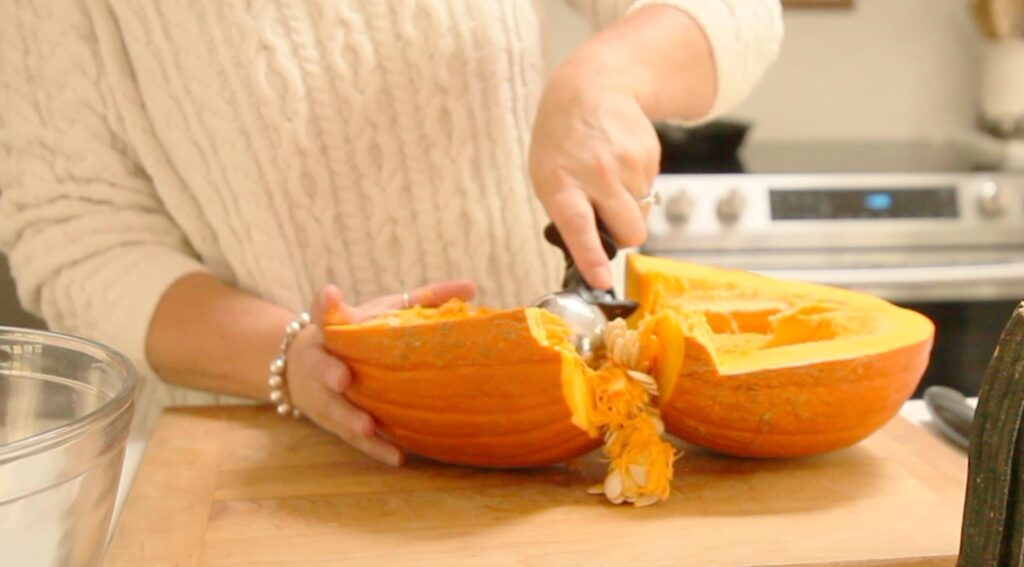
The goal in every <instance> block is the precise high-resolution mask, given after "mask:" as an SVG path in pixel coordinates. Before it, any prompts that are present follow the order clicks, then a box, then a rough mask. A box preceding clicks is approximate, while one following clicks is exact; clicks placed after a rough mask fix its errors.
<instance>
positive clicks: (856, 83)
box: [546, 0, 980, 140]
mask: <svg viewBox="0 0 1024 567" xmlns="http://www.w3.org/2000/svg"><path fill="white" fill-rule="evenodd" d="M548 4H549V10H548V14H547V17H548V21H547V25H548V33H547V42H548V43H547V45H546V55H547V57H548V61H549V64H554V63H556V62H557V61H560V60H561V59H562V58H563V57H564V56H565V55H566V54H567V53H568V52H569V51H570V50H571V49H572V48H573V47H574V46H575V45H577V44H578V43H579V42H580V41H582V40H583V39H584V38H585V37H586V36H587V34H588V31H589V30H588V27H587V25H586V24H585V23H584V22H582V21H581V20H580V18H579V17H578V16H577V15H576V14H575V13H573V12H572V11H571V10H569V9H568V8H566V7H565V6H564V5H562V3H561V2H548ZM969 4H970V1H969V0H855V7H854V9H853V10H807V9H803V10H794V9H787V10H786V16H785V18H786V40H785V42H784V44H783V49H782V52H781V53H780V55H779V59H778V60H777V61H776V63H775V65H774V66H773V67H772V68H771V69H770V70H769V72H768V74H767V75H766V76H765V78H764V80H763V81H762V82H761V83H760V84H759V85H758V87H757V89H756V90H755V91H754V93H753V95H752V96H751V97H750V99H749V100H747V102H746V103H744V104H743V105H742V106H741V107H739V108H738V109H736V111H735V112H734V115H736V116H739V117H742V118H745V119H748V120H751V121H752V122H753V124H754V130H753V131H752V137H753V138H754V139H758V140H770V139H825V138H861V139H865V138H890V139H891V138H904V139H905V138H921V137H944V136H947V135H955V133H956V132H958V131H962V130H964V129H969V128H971V126H972V124H973V121H974V100H975V98H974V97H975V91H976V87H975V85H976V76H977V71H976V69H977V64H976V60H977V57H978V51H979V49H978V48H979V41H980V40H979V38H978V34H977V33H976V32H975V29H974V27H973V25H972V22H971V20H970V17H969V13H968V6H969Z"/></svg>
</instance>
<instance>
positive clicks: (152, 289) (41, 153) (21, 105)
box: [0, 0, 203, 372]
mask: <svg viewBox="0 0 1024 567" xmlns="http://www.w3.org/2000/svg"><path fill="white" fill-rule="evenodd" d="M92 22H93V20H92V18H91V17H90V14H89V12H88V10H87V8H86V7H85V3H84V2H70V1H69V2H35V1H33V0H23V1H21V2H3V3H0V249H2V250H3V251H4V252H6V253H7V254H8V255H9V257H10V265H11V270H12V273H13V275H14V278H15V281H16V284H17V288H18V295H19V297H20V299H21V302H22V303H23V304H24V305H25V306H26V308H27V309H29V310H30V311H33V312H35V313H36V314H38V315H40V316H42V317H43V318H44V319H45V321H46V322H47V324H48V326H49V327H50V328H52V329H54V330H58V331H64V332H69V333H73V334H77V335H81V336H85V337H89V338H93V339H95V340H99V341H102V342H104V343H107V344H109V345H111V346H113V347H115V348H117V349H119V350H121V351H122V352H124V353H125V354H126V355H127V356H129V357H130V358H131V359H132V361H133V362H134V363H135V364H136V365H138V366H139V368H140V370H142V371H144V372H152V369H151V368H150V367H149V365H148V363H147V361H146V358H145V339H146V332H147V330H148V327H149V321H150V319H151V317H152V314H153V311H154V309H155V307H156V305H157V303H158V301H159V299H160V297H161V295H162V294H163V292H164V291H165V290H166V289H167V288H168V287H169V286H170V285H171V284H172V283H173V282H174V281H175V280H177V279H178V278H180V277H181V276H183V275H185V274H187V273H190V272H195V271H201V270H203V266H202V265H201V264H200V263H199V262H198V261H197V259H196V258H195V255H194V254H193V253H192V252H191V249H190V247H189V245H188V243H187V241H186V239H185V237H184V236H183V235H182V233H181V232H180V231H179V230H178V228H177V226H176V225H175V223H174V222H173V220H172V219H171V218H170V217H169V215H168V213H167V212H166V210H165V209H164V207H163V206H162V204H161V200H160V198H159V197H158V195H157V193H156V191H155V189H154V187H153V184H152V183H151V181H150V180H149V178H148V177H147V176H146V174H145V172H144V170H143V169H142V167H141V166H140V165H139V163H137V160H135V159H134V157H133V153H132V151H131V146H130V144H129V143H127V141H126V140H125V137H124V134H123V128H121V127H120V126H119V124H121V118H120V115H119V113H118V112H117V109H116V106H117V105H116V104H115V103H114V102H113V100H114V96H113V95H112V92H111V87H110V85H109V84H108V83H107V82H106V73H105V68H104V61H103V58H102V57H101V56H100V49H99V42H98V41H97V36H96V31H95V29H96V28H95V27H94V26H93V25H92Z"/></svg>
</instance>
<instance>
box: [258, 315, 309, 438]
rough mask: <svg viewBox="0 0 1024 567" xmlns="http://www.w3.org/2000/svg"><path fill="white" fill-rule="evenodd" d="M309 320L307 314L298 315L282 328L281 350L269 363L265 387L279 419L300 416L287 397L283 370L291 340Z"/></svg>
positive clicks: (285, 365)
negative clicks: (268, 373) (268, 387)
mask: <svg viewBox="0 0 1024 567" xmlns="http://www.w3.org/2000/svg"><path fill="white" fill-rule="evenodd" d="M310 323H311V320H310V318H309V313H300V314H299V316H298V317H296V318H295V320H294V321H292V322H291V323H288V325H287V326H286V327H285V328H284V340H282V341H281V350H280V352H278V354H277V357H275V358H274V360H273V362H271V363H270V376H269V377H268V378H267V385H268V386H270V402H271V403H272V404H274V405H275V406H277V413H278V414H279V415H280V416H281V417H287V416H288V415H291V416H292V417H295V418H299V417H302V414H301V413H300V412H299V408H297V407H295V405H294V404H292V401H291V398H290V397H289V396H288V384H287V383H286V381H285V369H286V367H287V365H288V359H287V353H288V347H289V346H290V345H291V344H292V340H294V339H295V336H296V335H298V334H299V332H300V331H302V330H303V329H305V328H306V327H308V326H309V324H310Z"/></svg>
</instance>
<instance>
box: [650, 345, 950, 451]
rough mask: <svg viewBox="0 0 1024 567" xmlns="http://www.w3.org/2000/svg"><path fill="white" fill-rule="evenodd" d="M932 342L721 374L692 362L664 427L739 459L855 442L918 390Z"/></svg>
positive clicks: (668, 404)
mask: <svg viewBox="0 0 1024 567" xmlns="http://www.w3.org/2000/svg"><path fill="white" fill-rule="evenodd" d="M931 344H932V341H931V340H930V339H929V340H926V341H922V342H920V343H917V344H914V345H910V346H907V347H904V348H902V349H898V350H894V351H890V352H887V353H884V354H880V355H877V356H872V357H866V358H863V359H851V360H837V361H830V362H822V363H817V364H808V365H805V366H799V367H794V368H779V369H766V370H760V371H756V372H751V373H747V374H741V375H732V376H730V375H725V376H722V375H718V374H716V373H714V372H713V371H710V370H709V369H708V368H707V367H704V368H701V367H700V366H699V365H697V364H692V363H691V362H690V361H689V359H688V362H687V367H686V369H685V370H684V371H683V372H682V373H681V374H680V377H679V382H678V383H677V386H676V388H675V390H674V392H673V394H672V396H671V397H670V398H669V399H668V400H666V401H665V402H664V403H663V404H662V405H661V412H662V419H663V420H664V421H665V429H666V430H667V431H668V432H670V433H672V434H673V435H675V436H677V437H679V438H680V439H683V440H685V441H687V442H689V443H692V444H694V445H698V446H701V447H705V448H708V449H711V450H713V451H717V452H720V453H724V454H727V455H734V456H741V457H800V456H806V455H815V454H819V453H826V452H829V451H834V450H836V449H841V448H843V447H847V446H850V445H853V444H854V443H856V442H858V441H861V440H862V439H864V438H866V437H867V436H869V435H870V434H872V433H874V432H875V431H876V430H878V429H879V428H880V427H882V426H883V425H885V424H886V423H887V422H888V421H889V420H890V419H892V417H893V416H895V415H896V413H897V412H899V410H900V408H901V407H902V406H903V403H904V402H905V401H906V400H907V398H909V397H910V396H911V395H912V394H913V392H914V389H915V388H916V387H917V384H918V382H919V381H920V379H921V375H922V374H923V373H924V370H925V367H926V366H927V364H928V355H929V352H930V350H931Z"/></svg>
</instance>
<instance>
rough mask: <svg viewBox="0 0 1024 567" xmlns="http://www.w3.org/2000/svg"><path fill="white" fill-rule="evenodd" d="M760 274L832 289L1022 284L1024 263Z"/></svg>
mask: <svg viewBox="0 0 1024 567" xmlns="http://www.w3.org/2000/svg"><path fill="white" fill-rule="evenodd" d="M752 271H755V272H757V273H760V274H764V275H766V276H771V277H775V278H781V279H790V280H801V281H809V282H814V283H820V284H825V285H834V286H840V287H843V286H888V287H893V286H894V287H903V286H915V285H921V286H928V285H935V284H942V285H950V284H962V285H970V284H979V285H981V284H993V283H1008V282H1013V281H1019V282H1022V287H1021V295H1022V296H1024V262H1010V263H1005V264H978V265H956V266H911V267H906V268H856V269H849V268H843V269H831V270H785V269H783V270H776V269H768V270H759V269H754V270H752Z"/></svg>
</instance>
